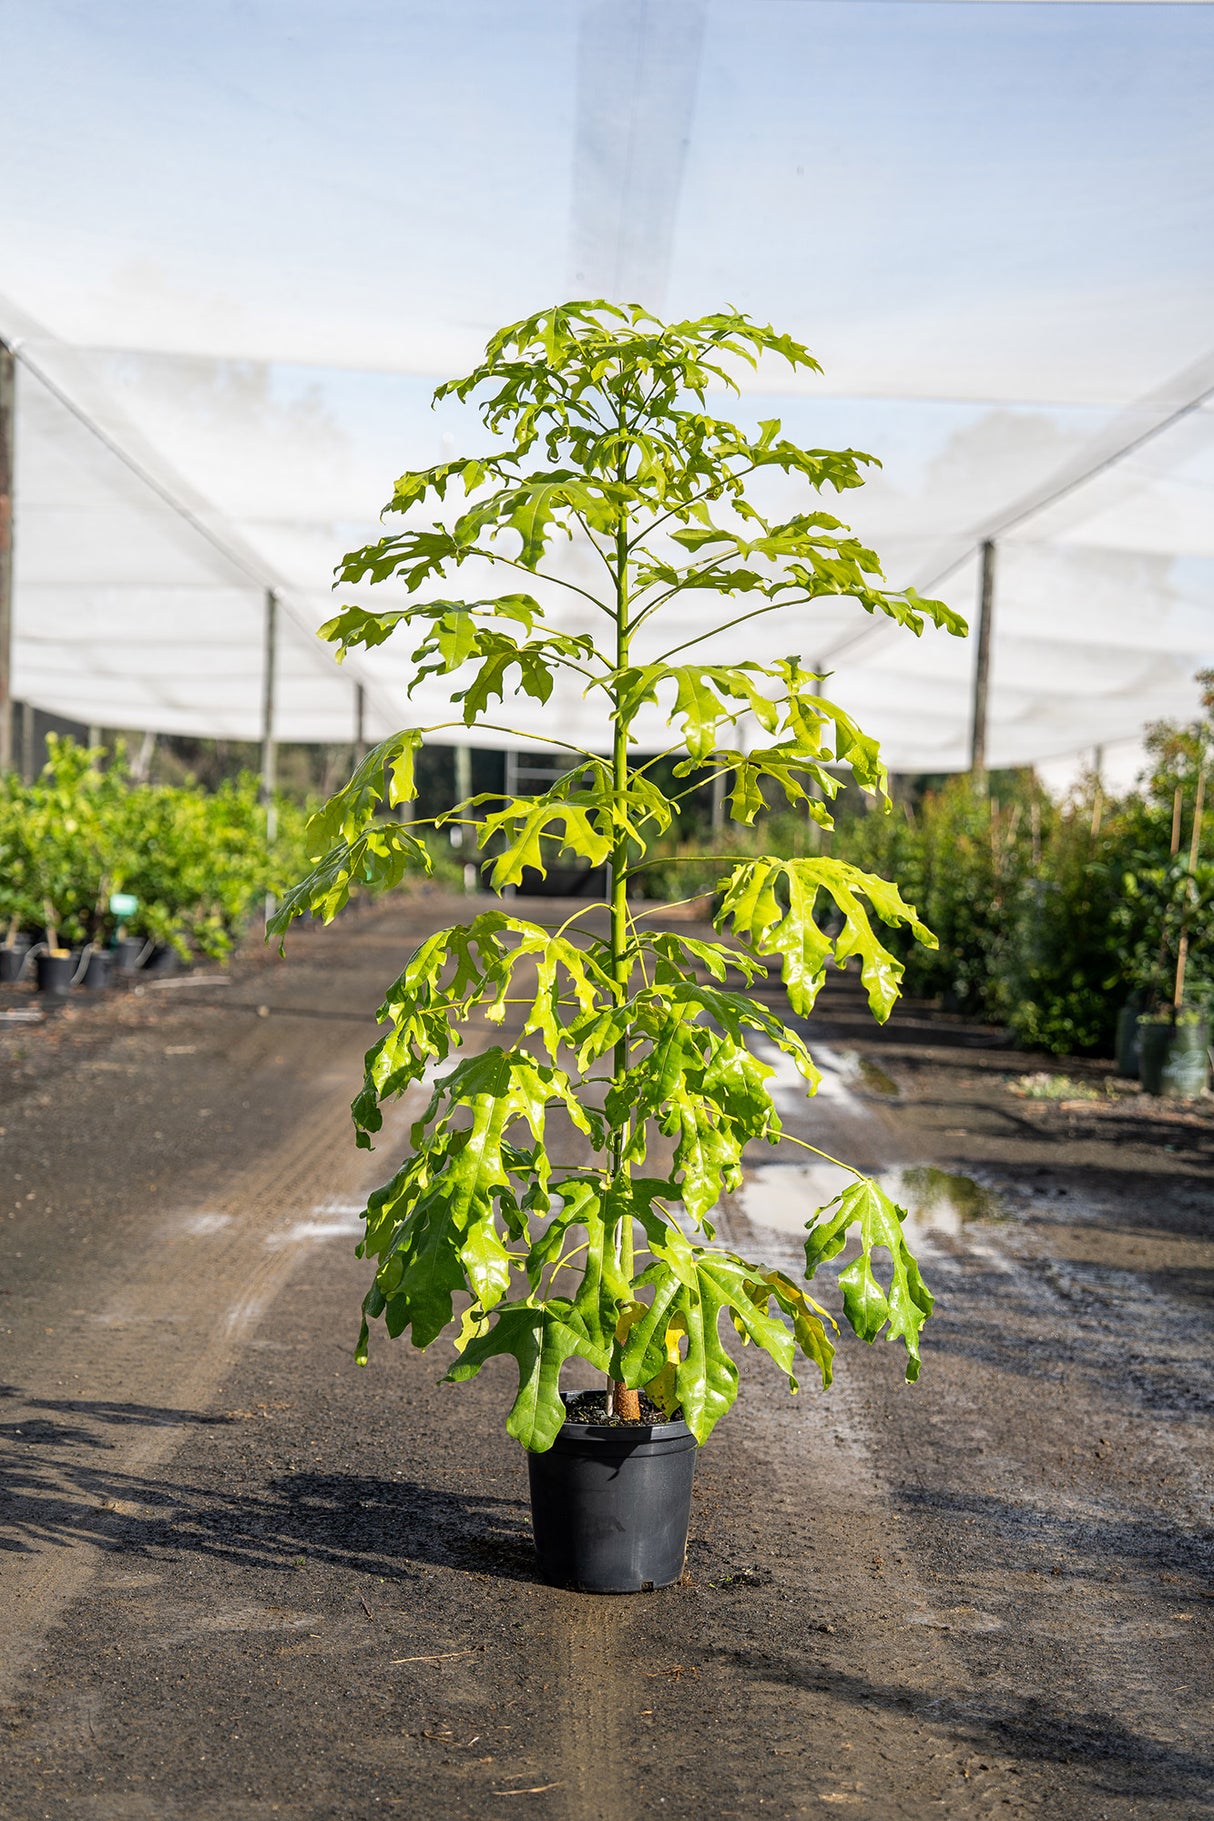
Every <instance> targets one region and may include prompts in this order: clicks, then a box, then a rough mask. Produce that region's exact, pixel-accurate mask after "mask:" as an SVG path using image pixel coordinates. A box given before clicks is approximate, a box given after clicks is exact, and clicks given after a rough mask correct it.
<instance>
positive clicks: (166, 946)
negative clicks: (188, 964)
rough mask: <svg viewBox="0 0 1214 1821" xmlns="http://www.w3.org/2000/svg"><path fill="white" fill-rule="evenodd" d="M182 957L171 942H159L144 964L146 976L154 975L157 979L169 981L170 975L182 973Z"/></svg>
mask: <svg viewBox="0 0 1214 1821" xmlns="http://www.w3.org/2000/svg"><path fill="white" fill-rule="evenodd" d="M181 966H182V962H181V956H180V955H179V954H178V953H177V950H176V949H175V948H174V947H173V946H172V944H171V943H169V942H158V943H157V944H156V946H155V948H154V949H153V950H152V952H151V954H150V955H149V956H148V958H147V960H146V961H145V962H144V964H143V971H144V973H145V974H153V975H155V976H156V978H157V979H161V980H164V979H167V978H168V976H169V975H170V974H179V973H180V972H181Z"/></svg>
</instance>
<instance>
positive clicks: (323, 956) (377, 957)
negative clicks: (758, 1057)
mask: <svg viewBox="0 0 1214 1821" xmlns="http://www.w3.org/2000/svg"><path fill="white" fill-rule="evenodd" d="M520 908H522V907H520ZM452 910H453V907H452V906H450V905H444V904H443V903H442V902H441V901H437V900H423V901H415V902H412V903H408V904H405V905H404V906H403V907H400V908H393V909H388V910H384V911H381V912H378V913H375V914H374V915H365V916H363V917H360V918H350V919H347V920H345V921H343V923H342V924H341V925H340V926H338V927H337V928H336V929H335V930H333V931H330V932H327V933H325V934H318V933H317V934H314V933H306V934H304V935H302V936H300V937H299V938H297V939H296V941H295V943H294V947H293V953H292V958H291V960H290V961H289V963H287V964H285V965H284V964H282V963H279V962H277V961H275V960H273V959H267V958H263V957H260V956H251V957H248V958H244V959H242V960H241V962H240V963H239V964H238V966H237V967H236V969H235V970H234V972H233V977H232V981H231V984H229V985H228V986H223V987H221V986H214V987H204V986H195V985H193V984H189V985H182V986H180V987H173V988H164V989H149V990H148V991H146V992H145V993H144V994H142V995H140V996H138V997H136V996H134V995H129V994H128V995H125V996H122V997H115V998H113V999H110V1000H107V1001H105V1002H103V1003H99V1004H97V1005H95V1006H89V1007H87V1008H81V1009H79V1010H77V1011H75V1012H74V1013H73V1015H71V1016H70V1017H64V1018H60V1019H58V1020H56V1021H54V1022H52V1023H50V1024H47V1025H44V1026H40V1027H38V1028H24V1027H15V1028H8V1027H0V1125H2V1128H3V1130H2V1132H0V1217H2V1218H3V1219H4V1221H5V1234H4V1237H5V1246H4V1260H5V1263H4V1273H3V1283H2V1285H0V1289H2V1290H3V1298H2V1300H0V1342H2V1344H3V1347H4V1360H5V1364H4V1367H3V1376H4V1378H5V1379H6V1380H7V1381H8V1382H7V1383H6V1384H5V1385H4V1387H3V1390H4V1403H3V1407H2V1409H0V1414H2V1415H3V1418H4V1420H3V1423H0V1444H2V1446H3V1456H4V1468H3V1477H2V1480H0V1577H2V1583H3V1584H2V1587H0V1593H2V1595H3V1610H4V1612H5V1615H6V1621H5V1639H4V1644H3V1646H2V1647H0V1727H2V1731H0V1739H2V1740H3V1744H2V1745H0V1753H2V1773H3V1774H2V1776H0V1816H3V1817H5V1818H6V1821H7V1818H10V1817H11V1818H12V1821H35V1818H36V1817H43V1816H48V1817H55V1818H56V1821H58V1818H59V1817H67V1816H69V1815H70V1816H72V1817H85V1818H86V1821H152V1818H155V1821H246V1818H247V1821H261V1818H262V1817H268V1816H271V1815H274V1816H282V1817H285V1818H288V1821H320V1818H321V1817H330V1816H332V1817H343V1818H351V1817H353V1818H355V1821H357V1818H359V1817H362V1816H374V1815H378V1814H380V1813H388V1812H397V1813H401V1814H404V1815H408V1816H410V1817H417V1818H419V1821H430V1817H435V1818H437V1817H440V1816H446V1815H461V1814H468V1815H481V1814H496V1813H498V1812H499V1811H500V1812H502V1813H504V1814H505V1815H506V1816H510V1815H512V1814H514V1813H516V1812H518V1811H521V1812H523V1813H524V1814H529V1815H532V1816H537V1817H547V1818H552V1821H564V1818H565V1817H569V1818H570V1821H584V1818H585V1821H608V1817H611V1818H612V1821H627V1818H628V1817H631V1816H633V1815H641V1814H649V1813H654V1814H658V1813H661V1814H665V1815H667V1816H688V1817H690V1816H693V1815H694V1816H707V1817H716V1816H729V1815H741V1814H747V1815H749V1814H751V1813H752V1812H753V1811H754V1810H756V1809H757V1808H758V1807H764V1808H766V1809H767V1811H768V1812H769V1813H771V1814H772V1815H773V1816H789V1817H794V1816H795V1817H800V1816H809V1815H819V1814H822V1813H828V1812H830V1811H831V1810H834V1809H838V1810H840V1811H844V1812H849V1813H854V1814H855V1815H857V1816H858V1817H866V1816H871V1817H874V1818H875V1817H882V1818H884V1817H902V1816H905V1817H919V1816H934V1815H945V1816H956V1817H969V1816H975V1817H978V1816H988V1815H998V1816H1005V1815H1006V1816H1019V1815H1032V1816H1036V1815H1041V1816H1043V1817H1044V1816H1049V1817H1050V1818H1051V1821H1069V1818H1071V1817H1075V1818H1076V1821H1087V1818H1089V1817H1091V1818H1092V1821H1098V1818H1099V1817H1107V1818H1108V1821H1123V1818H1124V1821H1129V1818H1130V1817H1165V1816H1166V1817H1176V1818H1178V1821H1179V1818H1181V1817H1184V1818H1187V1817H1190V1816H1196V1815H1198V1814H1202V1813H1205V1812H1208V1805H1209V1804H1210V1802H1211V1798H1212V1797H1214V1751H1212V1738H1211V1728H1210V1723H1209V1710H1208V1695H1209V1682H1210V1676H1209V1663H1210V1630H1211V1605H1210V1587H1209V1582H1208V1578H1206V1577H1207V1576H1208V1568H1209V1536H1210V1516H1211V1502H1210V1485H1211V1471H1210V1426H1209V1422H1208V1416H1207V1414H1206V1412H1207V1411H1208V1403H1209V1397H1208V1391H1209V1380H1210V1349H1209V1337H1210V1324H1209V1313H1208V1300H1206V1299H1207V1298H1208V1290H1209V1284H1210V1280H1211V1267H1212V1265H1214V1246H1212V1243H1211V1236H1212V1230H1214V1195H1212V1193H1211V1177H1212V1175H1214V1119H1211V1116H1210V1113H1209V1111H1208V1110H1205V1109H1204V1108H1203V1109H1202V1110H1197V1111H1178V1112H1173V1113H1167V1112H1164V1111H1162V1110H1160V1109H1159V1108H1155V1109H1152V1108H1150V1107H1149V1105H1147V1104H1146V1103H1144V1102H1143V1101H1142V1100H1141V1098H1140V1097H1139V1096H1137V1095H1136V1094H1133V1093H1128V1092H1126V1093H1121V1094H1106V1093H1105V1089H1104V1084H1105V1081H1106V1078H1107V1071H1105V1070H1104V1069H1103V1068H1102V1067H1101V1066H1100V1065H1076V1066H1075V1067H1072V1068H1069V1069H1068V1073H1070V1074H1073V1075H1079V1076H1081V1077H1082V1078H1083V1080H1084V1081H1085V1082H1087V1083H1089V1084H1091V1085H1092V1086H1094V1087H1095V1088H1096V1089H1097V1090H1099V1091H1100V1093H1101V1098H1100V1099H1098V1100H1096V1101H1092V1102H1087V1101H1082V1100H1078V1101H1073V1102H1069V1103H1066V1104H1063V1105H1054V1104H1047V1103H1042V1102H1036V1101H1031V1100H1024V1099H1020V1098H1017V1097H1016V1096H1015V1095H1014V1094H1012V1093H1011V1092H1009V1087H1008V1084H1009V1082H1011V1081H1014V1080H1015V1078H1016V1077H1018V1076H1020V1075H1023V1074H1024V1073H1026V1072H1028V1071H1030V1070H1032V1069H1034V1068H1040V1067H1042V1066H1043V1065H1042V1063H1041V1061H1040V1059H1033V1058H1028V1057H1023V1056H1018V1055H1016V1054H1015V1053H1013V1052H1010V1051H1007V1050H1003V1049H1000V1048H999V1047H998V1046H999V1042H1000V1039H999V1035H998V1033H994V1032H989V1031H983V1030H981V1029H977V1028H974V1027H971V1026H967V1025H966V1024H964V1023H963V1022H962V1021H960V1020H956V1019H947V1018H943V1017H940V1016H938V1015H935V1016H933V1015H931V1014H929V1013H927V1012H926V1011H925V1010H924V1009H923V1008H916V1007H911V1008H909V1009H908V1010H907V1011H905V1012H903V1013H900V1014H898V1015H896V1017H895V1019H894V1020H893V1021H892V1023H891V1026H890V1027H889V1028H888V1029H887V1030H886V1031H884V1032H880V1033H877V1032H874V1030H873V1028H872V1026H871V1024H870V1023H868V1022H867V1021H866V1020H865V1019H864V1017H863V1016H862V1014H861V1008H860V1005H859V1002H858V1001H857V999H856V997H855V995H854V993H853V992H852V991H851V990H850V989H849V983H848V982H847V981H846V980H842V981H836V982H832V984H831V988H830V991H829V992H828V994H827V995H826V997H825V999H824V1010H823V1017H822V1019H821V1020H820V1021H819V1020H815V1024H816V1025H819V1026H820V1028H821V1031H822V1034H823V1035H824V1036H825V1038H826V1054H827V1059H828V1060H829V1062H830V1064H831V1068H830V1070H829V1072H828V1078H827V1092H825V1093H824V1095H823V1096H822V1097H820V1099H819V1100H818V1101H817V1102H816V1103H813V1104H812V1105H811V1106H809V1107H807V1108H805V1109H804V1110H803V1111H800V1112H798V1113H797V1114H796V1115H795V1118H796V1125H795V1129H796V1130H798V1131H799V1132H800V1134H801V1135H802V1136H804V1137H805V1138H807V1139H809V1140H810V1141H811V1142H813V1143H815V1144H820V1145H821V1146H822V1147H823V1148H824V1149H825V1150H828V1151H832V1152H835V1153H836V1154H837V1153H838V1152H839V1151H840V1150H842V1152H843V1154H844V1155H846V1156H848V1157H849V1158H850V1159H852V1160H853V1161H855V1162H856V1163H858V1164H860V1165H862V1166H864V1167H866V1168H873V1169H881V1170H886V1171H895V1170H898V1169H899V1168H901V1169H903V1170H904V1171H905V1168H906V1166H916V1165H918V1166H935V1167H937V1168H939V1169H943V1170H945V1171H948V1172H951V1173H952V1174H953V1175H954V1177H956V1178H957V1179H958V1180H955V1181H953V1182H951V1183H947V1182H942V1181H941V1179H939V1178H935V1177H931V1178H929V1177H927V1176H925V1175H924V1174H923V1173H922V1172H920V1173H919V1175H914V1174H912V1175H911V1176H910V1177H906V1178H904V1180H905V1181H906V1182H907V1183H909V1184H910V1185H911V1186H912V1187H913V1188H914V1190H915V1193H916V1194H917V1195H918V1196H919V1198H920V1199H921V1200H922V1201H923V1203H924V1206H923V1208H921V1209H920V1212H919V1215H918V1220H917V1225H918V1227H919V1229H920V1230H921V1232H922V1249H923V1255H924V1258H925V1268H926V1271H927V1274H928V1279H929V1282H930V1283H931V1285H932V1287H933V1289H934V1290H935V1291H936V1293H937V1297H938V1304H937V1315H936V1317H935V1318H934V1320H933V1322H932V1323H931V1324H930V1326H929V1330H928V1335H929V1339H928V1342H927V1346H926V1361H925V1368H924V1374H923V1378H922V1381H921V1382H920V1384H919V1385H918V1386H917V1387H907V1386H905V1385H904V1384H903V1383H902V1382H901V1375H900V1371H899V1367H898V1360H897V1356H896V1352H895V1350H894V1349H893V1348H887V1347H885V1346H883V1345H878V1346H876V1347H873V1348H865V1347H863V1346H862V1345H861V1344H860V1343H858V1342H853V1343H851V1344H850V1345H846V1346H843V1347H842V1348H841V1349H840V1357H839V1360H838V1362H837V1363H838V1377H837V1381H836V1385H835V1387H834V1389H833V1390H832V1392H831V1393H830V1395H829V1396H828V1397H822V1396H820V1395H818V1394H816V1393H814V1392H813V1391H812V1390H810V1389H806V1390H805V1391H804V1392H803V1393H802V1394H801V1395H800V1396H799V1397H797V1398H795V1399H792V1398H789V1397H788V1396H787V1394H786V1393H785V1391H784V1389H783V1386H782V1382H781V1381H780V1379H779V1377H778V1375H776V1374H774V1373H771V1372H770V1371H769V1372H767V1373H762V1372H756V1371H755V1370H754V1365H755V1362H754V1361H753V1359H752V1357H751V1356H750V1355H749V1354H746V1355H744V1356H743V1358H742V1361H741V1363H742V1366H743V1393H742V1397H741V1399H740V1401H739V1404H738V1406H737V1408H736V1409H735V1411H734V1412H733V1413H732V1415H731V1417H730V1418H728V1419H727V1420H726V1422H725V1423H724V1424H723V1425H722V1426H721V1428H720V1430H718V1432H717V1434H716V1435H715V1436H714V1437H713V1439H712V1441H711V1443H710V1444H709V1446H708V1447H707V1448H706V1449H705V1450H704V1452H703V1455H702V1458H701V1460H700V1463H699V1468H698V1479H697V1492H696V1502H695V1507H694V1513H693V1522H692V1541H691V1545H690V1549H689V1558H688V1575H687V1577H686V1580H685V1582H684V1584H683V1585H681V1586H678V1587H675V1588H671V1589H668V1590H666V1591H664V1592H661V1593H657V1594H652V1595H649V1596H646V1597H638V1598H634V1599H599V1600H596V1599H593V1598H589V1597H584V1596H578V1595H573V1594H568V1593H564V1592H559V1591H557V1590H554V1589H551V1588H546V1587H544V1586H542V1585H540V1584H538V1583H537V1582H536V1580H535V1578H534V1571H533V1565H532V1555H531V1548H530V1540H529V1525H528V1512H527V1503H526V1472H525V1461H524V1459H523V1457H522V1455H521V1453H520V1451H519V1450H518V1449H517V1448H516V1447H515V1446H514V1444H513V1443H511V1442H510V1441H509V1440H508V1438H506V1437H505V1435H504V1433H503V1431H502V1427H501V1418H502V1415H503V1412H504V1408H505V1405H506V1402H507V1400H508V1393H509V1382H510V1376H511V1375H510V1372H509V1371H508V1369H507V1368H506V1367H505V1366H504V1364H503V1362H500V1361H499V1362H494V1366H495V1367H501V1370H495V1369H492V1368H490V1369H487V1370H486V1371H485V1372H484V1373H482V1375H481V1377H480V1378H479V1379H477V1380H476V1381H474V1382H473V1383H472V1384H471V1385H467V1386H461V1387H449V1386H439V1385H438V1384H436V1382H435V1381H436V1380H437V1378H438V1376H439V1374H440V1372H441V1371H442V1369H443V1361H442V1360H441V1359H440V1358H439V1357H438V1352H437V1350H436V1352H434V1353H431V1354H428V1355H425V1356H421V1355H418V1354H416V1353H414V1352H413V1351H412V1350H411V1349H409V1348H407V1347H404V1346H400V1345H393V1344H391V1343H387V1342H381V1344H380V1345H378V1346H375V1347H373V1350H372V1359H371V1365H370V1367H369V1368H368V1370H367V1371H365V1372H359V1371H358V1370H357V1369H356V1368H355V1367H354V1365H353V1363H352V1360H351V1347H352V1342H353V1338H354V1333H355V1329H356V1325H357V1323H356V1315H357V1304H358V1300H359V1298H360V1296H361V1293H362V1289H363V1287H364V1285H363V1268H362V1267H361V1266H360V1265H359V1264H358V1263H357V1261H355V1260H353V1259H352V1257H351V1255H350V1254H351V1246H352V1238H353V1233H354V1231H355V1229H356V1226H357V1222H356V1219H355V1211H356V1208H357V1205H358V1202H359V1197H360V1196H361V1195H362V1194H363V1193H364V1192H365V1190H366V1188H367V1187H368V1186H369V1185H370V1184H371V1183H372V1182H373V1181H375V1180H377V1179H378V1177H379V1176H380V1175H381V1174H383V1173H386V1161H385V1162H381V1161H380V1160H379V1159H378V1158H376V1157H373V1158H371V1159H369V1160H368V1159H366V1158H365V1157H364V1156H363V1155H362V1154H359V1153H357V1152H355V1151H354V1149H353V1146H352V1144H351V1142H350V1139H349V1129H348V1123H347V1120H346V1102H347V1101H348V1099H349V1097H350V1094H351V1092H352V1089H353V1086H354V1084H355V1081H356V1078H357V1071H358V1061H359V1056H360V1052H361V1050H362V1049H363V1048H364V1047H365V1045H366V1043H367V1041H368V1040H369V1037H370V1035H371V1031H372V1023H371V1009H372V1008H373V1006H374V1004H375V1003H376V999H377V991H378V988H379V987H381V986H382V984H383V983H384V981H385V980H386V979H387V978H388V977H389V975H390V971H391V970H392V969H393V966H394V963H396V962H397V961H398V960H399V958H400V957H401V956H402V955H403V954H404V952H406V951H407V949H408V947H409V946H410V945H411V942H412V941H413V940H415V939H416V938H417V936H418V935H419V934H420V933H421V932H422V931H424V930H425V929H427V928H428V927H431V926H433V925H434V924H435V923H436V922H438V921H441V920H446V918H447V916H448V915H449V914H450V913H451V912H452ZM457 914H458V913H457ZM0 990H2V989H0ZM18 1002H19V1001H18V996H17V995H16V994H12V993H10V994H8V996H7V997H6V998H4V1000H3V1001H2V1002H0V1011H2V1010H3V1009H4V1007H5V1006H12V1005H15V1004H17V1003H18ZM20 1003H22V1004H24V1003H26V1000H25V999H24V998H21V999H20ZM790 1123H791V1121H790ZM386 1149H387V1147H385V1150H386ZM760 1165H761V1167H760V1169H759V1170H758V1172H757V1174H756V1176H755V1178H754V1181H753V1184H752V1186H751V1187H750V1188H749V1189H748V1192H747V1193H746V1195H745V1196H744V1197H742V1198H740V1199H739V1201H738V1203H737V1205H735V1206H732V1207H730V1208H729V1209H727V1210H726V1211H725V1225H726V1228H727V1231H728V1232H729V1234H730V1235H731V1236H732V1237H733V1238H734V1239H735V1240H736V1241H737V1243H738V1244H739V1245H740V1246H742V1247H744V1248H746V1249H748V1250H750V1251H751V1252H752V1253H754V1252H756V1251H763V1252H764V1254H765V1255H766V1256H769V1257H771V1258H773V1260H776V1259H779V1258H781V1257H787V1258H788V1259H789V1260H792V1259H793V1258H794V1256H795V1238H794V1234H793V1232H792V1231H791V1230H789V1228H790V1211H791V1213H792V1214H795V1213H796V1208H797V1196H798V1194H800V1193H802V1191H803V1189H805V1188H806V1186H807V1185H804V1184H802V1183H801V1182H800V1179H799V1177H798V1175H797V1171H798V1168H799V1166H798V1164H797V1162H796V1158H795V1155H794V1154H793V1153H791V1151H790V1150H789V1148H788V1147H781V1149H780V1150H778V1151H776V1152H774V1153H772V1154H770V1155H769V1157H767V1158H765V1159H763V1160H760ZM781 1171H783V1172H784V1174H783V1175H782V1176H781V1175H780V1172H781ZM759 1223H761V1224H759ZM503 1803H504V1804H505V1808H504V1809H502V1807H501V1805H502V1804H503Z"/></svg>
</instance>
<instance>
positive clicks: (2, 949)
mask: <svg viewBox="0 0 1214 1821" xmlns="http://www.w3.org/2000/svg"><path fill="white" fill-rule="evenodd" d="M29 952H30V939H29V937H28V936H18V937H17V940H16V941H15V942H5V943H0V983H4V984H7V985H11V984H12V982H13V981H14V980H18V979H19V978H20V976H21V970H22V968H23V967H24V966H25V959H26V956H27V955H28V954H29Z"/></svg>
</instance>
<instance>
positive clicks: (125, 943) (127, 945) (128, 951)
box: [110, 936, 148, 974]
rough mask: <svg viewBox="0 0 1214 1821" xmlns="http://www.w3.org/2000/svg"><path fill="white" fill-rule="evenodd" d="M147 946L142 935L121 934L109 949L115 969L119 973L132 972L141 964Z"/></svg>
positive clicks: (144, 957)
mask: <svg viewBox="0 0 1214 1821" xmlns="http://www.w3.org/2000/svg"><path fill="white" fill-rule="evenodd" d="M147 947H148V945H147V943H146V942H145V941H144V939H143V937H142V936H121V937H120V938H119V939H118V941H117V942H115V944H114V946H113V948H112V949H111V950H110V953H111V955H112V956H113V965H114V968H115V970H116V971H117V972H118V973H120V974H133V973H134V972H135V971H136V969H138V968H140V967H142V966H143V963H144V960H145V959H146V951H147Z"/></svg>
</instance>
